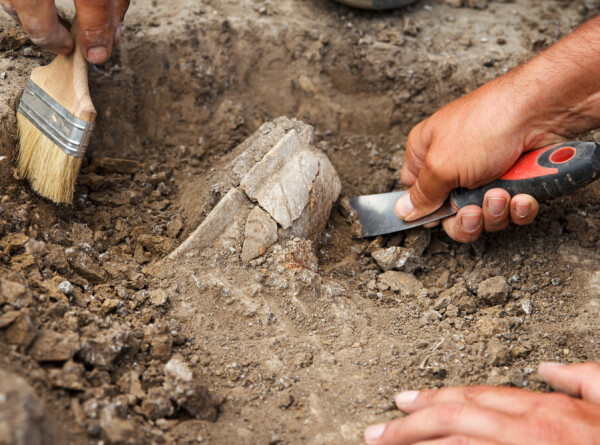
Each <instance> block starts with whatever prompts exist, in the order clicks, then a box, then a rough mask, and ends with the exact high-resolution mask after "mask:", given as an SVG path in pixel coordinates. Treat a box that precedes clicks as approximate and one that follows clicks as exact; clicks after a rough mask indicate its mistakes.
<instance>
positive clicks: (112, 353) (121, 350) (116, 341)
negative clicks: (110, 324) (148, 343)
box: [77, 327, 139, 368]
mask: <svg viewBox="0 0 600 445" xmlns="http://www.w3.org/2000/svg"><path fill="white" fill-rule="evenodd" d="M81 344H82V346H81V349H80V350H79V352H78V353H77V356H78V357H79V358H80V359H81V360H82V361H83V362H84V363H85V364H87V365H90V366H100V367H103V368H110V367H111V366H112V365H113V363H114V362H115V360H117V359H118V358H120V357H123V356H133V355H135V354H136V353H137V351H138V349H139V343H138V341H137V340H135V338H134V337H133V335H132V334H131V332H130V331H129V330H127V329H125V328H122V327H115V328H111V329H107V330H103V331H100V332H97V333H90V334H87V335H85V336H83V337H82V338H81Z"/></svg>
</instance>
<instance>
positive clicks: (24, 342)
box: [0, 311, 36, 348]
mask: <svg viewBox="0 0 600 445" xmlns="http://www.w3.org/2000/svg"><path fill="white" fill-rule="evenodd" d="M35 336H36V329H35V325H34V324H33V321H32V320H31V318H30V317H29V315H27V314H25V313H24V312H23V311H9V312H6V313H4V314H3V315H0V341H3V342H5V343H8V344H9V345H17V346H22V347H24V348H27V347H28V346H29V345H30V344H31V342H32V341H33V339H34V338H35Z"/></svg>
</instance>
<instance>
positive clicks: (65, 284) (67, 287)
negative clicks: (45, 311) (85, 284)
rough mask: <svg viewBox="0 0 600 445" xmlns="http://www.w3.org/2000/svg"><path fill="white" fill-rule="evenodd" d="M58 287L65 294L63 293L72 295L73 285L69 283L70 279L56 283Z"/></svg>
mask: <svg viewBox="0 0 600 445" xmlns="http://www.w3.org/2000/svg"><path fill="white" fill-rule="evenodd" d="M58 288H59V289H60V290H61V291H62V292H63V293H64V294H65V295H72V294H73V292H74V290H75V289H74V288H73V285H72V284H71V282H70V281H61V282H60V283H58Z"/></svg>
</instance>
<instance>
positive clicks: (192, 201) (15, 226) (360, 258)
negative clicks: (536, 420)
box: [0, 0, 600, 444]
mask: <svg viewBox="0 0 600 445" xmlns="http://www.w3.org/2000/svg"><path fill="white" fill-rule="evenodd" d="M452 3H459V4H460V3H462V2H453V1H448V2H439V1H434V0H425V1H419V2H417V3H416V4H415V5H414V6H411V7H407V8H404V9H401V10H398V11H394V12H385V13H383V12H381V13H376V12H366V11H357V10H352V9H350V8H348V7H345V6H342V5H339V4H337V3H333V2H329V1H325V0H278V1H274V0H252V1H250V0H248V1H244V2H240V1H235V0H218V1H216V0H201V1H198V0H177V1H170V2H166V1H157V0H154V1H152V2H147V1H144V0H137V1H135V0H134V1H133V2H132V7H131V11H130V13H129V14H128V16H127V21H126V26H125V28H124V33H123V36H124V37H123V41H122V43H121V46H120V47H119V48H118V50H116V51H115V53H114V55H113V56H112V58H111V60H110V61H109V62H108V63H106V64H105V65H102V66H93V67H91V70H90V85H91V90H92V97H93V99H94V103H95V105H96V107H97V109H98V112H99V116H98V126H97V129H96V131H95V134H94V138H93V141H92V144H91V146H90V148H89V152H88V156H87V157H86V159H85V161H84V165H83V168H82V172H81V175H80V178H79V180H78V184H77V189H76V196H75V202H74V204H73V206H68V207H66V206H65V207H57V206H54V205H52V204H51V203H49V202H48V201H46V200H44V199H42V198H40V197H38V196H36V195H35V194H34V193H32V192H31V190H30V189H29V187H28V184H27V183H26V182H25V181H23V180H20V179H19V178H18V176H17V174H16V172H15V169H14V167H13V165H14V159H15V154H16V135H15V108H16V104H17V102H18V98H19V95H20V92H21V91H22V88H23V86H24V84H25V82H26V80H27V78H28V75H29V72H30V70H31V69H32V68H33V67H35V66H37V65H38V64H40V63H46V62H48V61H49V60H51V55H50V54H47V53H45V52H43V51H40V50H38V49H37V48H36V47H34V46H32V44H31V43H30V42H29V40H28V39H27V38H26V36H25V35H24V34H23V33H22V32H21V31H20V30H19V29H18V28H17V27H16V25H14V24H13V23H11V22H10V21H9V19H8V17H5V16H2V17H1V18H0V49H1V50H2V54H1V56H0V104H1V106H0V210H1V211H0V283H1V290H0V368H1V369H2V370H4V371H3V372H7V373H14V374H18V375H19V376H20V377H22V378H23V379H24V380H23V379H20V380H19V384H18V385H19V387H21V386H23V387H28V385H29V386H30V387H31V388H33V392H34V393H35V394H36V395H37V397H38V398H39V399H40V400H41V401H42V402H43V404H44V406H45V408H43V416H45V419H46V420H44V421H43V422H42V421H40V419H39V417H40V413H39V412H38V411H39V410H41V409H42V408H40V407H39V406H37V405H36V406H35V410H36V412H35V413H30V414H29V415H28V416H27V415H23V416H21V417H19V418H20V419H21V420H22V419H28V418H31V419H34V420H32V422H33V421H34V422H36V428H42V427H39V425H46V426H45V427H44V428H43V430H44V431H45V441H46V443H57V442H58V441H60V443H100V442H102V443H215V444H216V443H265V444H277V443H309V444H323V443H361V437H362V431H363V429H364V428H365V426H367V425H368V424H371V423H373V422H380V421H385V420H388V419H391V418H394V417H397V416H399V415H400V414H399V413H398V412H397V411H396V410H395V409H394V407H393V403H392V398H393V396H394V394H395V393H396V392H397V391H399V390H402V389H418V388H431V387H442V386H449V385H468V384H479V383H490V384H498V385H512V386H516V387H524V388H530V389H533V390H548V388H547V387H546V386H545V385H544V384H543V383H542V382H541V381H540V379H539V378H538V376H537V374H536V366H537V364H538V363H539V362H540V361H542V360H557V361H561V362H566V363H569V362H580V361H586V360H600V351H599V342H598V339H597V338H596V336H595V333H596V332H598V329H599V328H600V299H599V298H598V297H597V295H598V293H599V292H600V256H599V254H598V248H597V246H598V228H599V227H600V188H599V186H598V185H597V184H593V185H591V186H589V187H587V188H586V189H585V190H582V191H580V192H578V193H575V194H573V195H570V196H568V197H565V198H562V199H560V200H556V201H554V202H551V203H547V204H544V205H542V210H541V214H540V217H539V218H538V220H537V221H536V222H535V223H534V224H532V225H531V226H529V227H511V228H510V229H509V230H507V231H505V232H504V233H500V234H493V235H488V236H485V237H483V238H482V239H480V240H479V241H477V242H476V243H473V244H470V245H459V244H457V243H455V242H453V241H451V240H450V239H449V238H448V237H447V236H446V235H445V234H444V233H443V232H442V231H441V230H440V229H433V230H431V231H428V230H424V229H420V230H415V231H411V232H408V233H406V234H400V235H393V236H386V237H378V238H376V239H371V240H357V239H354V238H353V237H352V235H351V223H352V221H351V218H350V217H349V216H348V213H347V207H346V206H345V200H344V197H349V196H353V195H356V194H366V193H378V192H386V191H391V190H393V189H399V188H400V187H401V185H400V184H399V168H400V166H401V163H402V158H403V153H404V151H403V150H404V143H405V141H406V135H407V134H408V132H409V131H410V129H411V127H412V126H413V125H415V124H416V123H418V122H419V121H420V120H422V119H423V118H425V117H427V116H428V115H430V114H431V113H433V112H434V111H435V110H436V109H438V108H439V107H441V106H443V105H444V104H445V103H447V102H449V101H451V100H452V99H455V98H457V97H459V96H460V95H462V94H464V93H465V92H468V91H471V90H473V89H474V88H477V87H478V86H479V85H481V84H483V83H485V82H486V81H488V80H490V79H492V78H494V77H496V76H498V75H500V74H502V73H504V72H506V71H507V70H509V69H511V68H513V67H515V66H517V65H518V64H519V63H521V62H523V61H525V60H527V59H528V58H530V57H531V56H532V55H533V54H535V52H537V51H539V50H540V49H542V48H543V47H545V46H546V45H548V44H550V43H552V42H554V41H556V40H557V39H558V38H560V37H561V36H562V35H564V34H566V33H568V32H569V31H570V30H572V29H573V28H574V27H575V26H577V24H578V23H580V22H581V20H583V19H584V17H585V16H586V15H587V14H588V13H589V12H590V11H589V10H588V9H587V8H586V5H587V7H589V8H591V7H592V6H593V4H594V2H590V1H583V0H581V1H580V0H577V1H561V0H548V1H546V0H544V1H525V0H515V1H514V2H508V1H507V2H501V1H491V0H490V1H489V2H485V1H474V2H467V3H468V4H469V5H473V7H459V8H457V7H453V6H452V5H451V4H452ZM283 115H286V116H288V117H295V118H297V119H299V120H302V121H304V122H306V123H308V124H310V125H312V126H313V127H314V140H315V142H314V143H315V145H316V146H317V147H318V148H320V149H321V150H322V151H323V152H325V153H326V154H327V156H328V157H329V159H330V160H331V162H332V163H333V165H334V167H335V169H336V170H337V173H338V175H339V177H340V179H341V183H342V197H341V198H340V199H339V200H338V203H337V204H336V206H335V207H334V209H333V211H332V213H331V217H330V219H329V222H328V224H327V227H326V229H325V231H324V233H323V234H322V236H320V237H318V239H316V240H313V241H314V242H313V243H310V244H304V242H303V241H298V240H295V239H289V240H288V241H286V242H285V243H283V244H276V245H275V246H274V247H273V248H271V249H269V251H268V252H267V253H266V254H265V255H264V258H263V260H261V261H256V260H254V262H250V264H248V265H245V264H242V262H241V261H240V260H239V258H237V257H235V256H233V255H231V254H230V252H229V250H228V251H226V252H219V251H215V249H214V248H212V249H211V248H209V249H206V252H203V253H201V254H198V255H197V256H195V257H194V258H190V259H189V260H187V261H186V262H183V263H177V264H176V267H175V266H173V264H172V263H169V262H168V261H167V260H166V257H167V256H168V255H169V253H171V252H173V250H174V249H176V248H177V247H178V246H179V245H180V244H181V243H182V242H184V241H185V240H186V238H187V237H188V235H189V234H190V233H192V232H193V231H194V230H195V229H196V228H197V227H198V225H199V224H200V223H201V222H202V221H203V219H204V218H205V217H206V215H207V212H208V211H209V210H210V209H212V208H213V207H214V206H215V204H216V203H217V202H218V201H219V199H220V198H221V197H222V196H223V195H224V194H225V193H226V192H227V190H226V189H223V188H222V187H221V186H219V184H220V183H218V182H213V178H214V177H215V174H214V173H215V171H218V169H217V166H220V165H223V163H224V162H226V161H227V160H228V159H230V158H231V156H233V153H234V151H233V150H234V148H235V147H236V146H238V145H239V144H240V143H241V142H243V141H244V140H245V139H246V138H247V137H249V136H250V135H251V134H252V133H253V132H254V131H255V130H257V129H258V128H259V127H260V126H261V125H262V124H263V123H264V122H268V121H272V120H273V119H275V118H277V117H278V116H283ZM587 137H588V138H593V137H594V135H588V136H587ZM211 169H213V170H212V171H211ZM215 169H216V170H215ZM215 181H216V179H215ZM307 246H308V247H307ZM387 248H391V249H390V250H386V249H387ZM286 249H288V250H289V249H291V252H292V253H291V255H292V257H293V258H292V259H293V261H290V257H289V256H288V255H287V254H285V252H286ZM234 250H235V248H234ZM294 252H296V253H297V255H296V256H294ZM407 252H409V253H410V255H409V256H410V258H409V259H410V261H408V262H406V261H405V262H403V264H404V265H403V266H401V267H400V266H398V267H396V266H395V265H394V264H392V263H390V261H389V257H390V255H391V256H393V255H396V254H407ZM287 253H289V252H287ZM290 264H293V267H290ZM407 264H408V266H407ZM387 269H390V270H387ZM394 269H403V270H394ZM384 270H385V271H384ZM11 375H12V374H11ZM11 378H16V377H11ZM33 392H32V391H30V390H29V389H26V390H23V393H24V397H27V398H31V397H32V394H33ZM3 400H4V399H3ZM28 400H29V399H28ZM2 403H4V402H2ZM2 403H0V409H2ZM21 405H22V406H29V405H31V404H27V403H24V402H23V403H22V404H21ZM21 405H19V406H21ZM23 409H27V408H23ZM34 414H35V415H34ZM20 422H21V421H20ZM19 425H22V424H21V423H20V424H18V425H17V424H14V425H12V426H10V425H9V427H11V428H15V429H18V428H22V426H19ZM2 428H5V429H4V430H2ZM6 428H8V427H7V426H6V424H3V423H1V422H0V431H7V430H6ZM9 430H10V429H9ZM36 431H37V430H36ZM15 437H17V436H15ZM19 437H20V436H19ZM59 439H60V440H59ZM0 443H4V442H2V438H0ZM6 443H10V440H8V442H6Z"/></svg>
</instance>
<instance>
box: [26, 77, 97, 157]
mask: <svg viewBox="0 0 600 445" xmlns="http://www.w3.org/2000/svg"><path fill="white" fill-rule="evenodd" d="M18 112H19V113H21V114H22V115H23V116H25V117H26V118H27V119H29V121H30V122H31V123H32V124H34V125H35V126H36V127H37V128H38V129H39V130H40V131H41V132H42V133H43V134H44V135H46V136H47V137H48V138H49V139H50V140H51V141H52V142H54V143H55V144H56V145H58V146H59V147H60V148H61V149H62V150H63V151H64V152H65V153H66V154H67V155H69V156H73V157H76V158H82V157H83V155H84V154H85V150H86V148H87V146H88V143H89V142H90V137H91V136H92V130H93V129H94V122H88V121H84V120H82V119H79V118H77V117H76V116H74V115H73V113H71V112H70V111H69V110H67V109H66V108H65V107H63V106H62V105H61V104H59V103H58V102H57V101H56V100H54V99H53V98H52V97H50V95H49V94H48V93H46V92H45V91H44V90H43V89H41V88H40V87H39V86H38V85H36V83H35V82H33V81H32V80H31V79H29V80H28V81H27V85H25V90H24V91H23V96H22V97H21V101H20V102H19V109H18Z"/></svg>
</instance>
